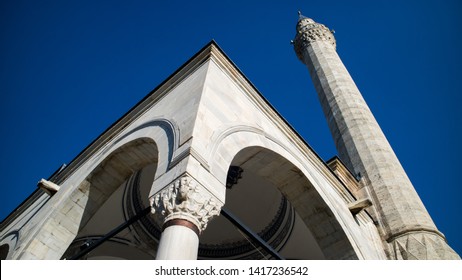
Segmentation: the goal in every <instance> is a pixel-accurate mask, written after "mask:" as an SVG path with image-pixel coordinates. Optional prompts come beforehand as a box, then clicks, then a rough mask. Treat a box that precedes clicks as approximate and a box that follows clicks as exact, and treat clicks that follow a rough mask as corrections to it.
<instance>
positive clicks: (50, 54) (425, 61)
mask: <svg viewBox="0 0 462 280" xmlns="http://www.w3.org/2000/svg"><path fill="white" fill-rule="evenodd" d="M298 10H301V11H302V12H303V14H304V15H306V16H308V17H311V18H313V19H314V20H316V21H317V22H320V23H323V24H325V25H326V26H328V27H329V28H331V29H334V30H335V32H336V33H335V37H336V39H337V52H338V53H339V55H340V57H341V58H342V60H343V62H344V64H345V65H346V67H347V69H348V70H349V72H350V74H351V75H352V77H353V79H354V80H355V82H356V84H357V85H358V87H359V89H360V90H361V92H362V94H363V96H364V98H365V99H366V101H367V102H368V104H369V106H370V108H371V110H372V112H373V113H374V115H375V117H376V119H377V121H378V122H379V124H380V125H381V127H382V129H383V131H384V133H385V135H386V136H387V138H388V140H389V142H390V143H391V145H392V147H393V148H394V150H395V152H396V154H397V156H398V158H399V159H400V161H401V163H402V165H403V167H404V168H405V170H406V171H407V173H408V176H409V177H410V179H411V181H412V182H413V184H414V186H415V188H416V190H417V192H418V193H419V195H420V197H421V198H422V200H423V202H424V204H425V205H426V207H427V209H428V211H429V212H430V214H431V216H432V217H433V219H434V221H435V223H436V225H437V226H438V228H439V229H440V230H441V231H442V232H443V233H444V234H445V235H446V237H447V239H448V240H449V243H450V245H451V246H452V247H453V248H454V249H455V250H456V251H457V252H458V253H459V254H461V253H462V238H460V231H461V229H462V219H461V218H460V217H459V215H460V214H461V213H462V206H461V205H462V203H460V199H461V198H462V190H461V189H462V186H461V183H460V180H459V174H460V167H461V164H460V158H462V152H461V149H460V144H459V136H460V132H461V124H462V122H461V121H462V117H461V114H460V111H461V109H460V108H459V106H458V105H459V104H461V103H462V96H461V95H462V94H461V93H462V90H461V80H462V75H461V74H462V70H461V69H460V66H461V65H462V52H461V50H462V39H461V38H462V35H461V34H462V20H461V17H460V14H461V12H462V4H460V2H459V1H456V0H454V1H450V0H426V1H396V0H390V1H300V0H298V1H282V0H281V1H268V0H267V1H260V0H258V1H239V0H233V1H148V0H139V1H86V0H80V1H21V0H14V1H13V0H4V1H1V2H0V36H1V44H0V84H1V85H2V87H1V101H0V114H1V115H0V119H1V125H0V129H1V145H0V154H1V157H0V175H1V178H2V186H1V188H2V196H1V203H0V205H1V206H0V219H3V218H5V217H6V216H7V215H8V214H9V213H10V212H11V211H12V210H13V209H14V208H15V207H16V206H17V205H19V203H21V202H22V201H23V200H24V199H25V198H26V197H27V196H28V195H29V194H30V193H32V192H33V191H34V189H35V188H36V183H37V181H38V180H40V179H41V178H46V177H48V176H49V175H50V174H51V173H53V171H55V170H56V169H57V168H58V167H59V166H60V165H61V164H63V163H68V162H70V161H71V160H72V159H73V158H74V157H75V156H76V155H77V154H78V153H79V152H80V151H81V150H82V149H84V148H85V147H86V146H87V145H88V144H89V143H90V142H91V141H92V140H94V139H95V138H96V137H97V136H99V135H100V134H101V133H102V132H103V131H104V130H105V129H106V128H107V127H108V126H110V125H111V124H112V123H113V122H114V121H116V120H117V119H118V118H119V117H120V116H122V115H123V114H124V113H125V112H127V111H128V110H129V109H130V108H131V107H132V106H133V105H135V104H136V103H137V102H138V101H139V100H140V99H142V98H143V97H144V96H145V95H146V94H148V92H149V91H150V90H151V89H153V88H154V87H156V86H157V85H158V84H159V83H161V82H162V81H163V80H164V79H165V78H167V77H168V76H169V75H170V74H171V73H172V72H174V71H175V70H176V69H177V68H178V67H179V66H180V65H181V64H183V63H184V62H185V61H186V60H187V59H189V58H190V57H191V56H192V55H193V54H195V53H196V52H197V51H198V50H199V49H201V48H202V47H203V46H204V45H205V44H206V43H208V42H209V41H210V40H211V39H215V40H216V41H217V42H218V44H219V45H220V46H221V48H222V49H223V50H224V51H225V52H226V53H227V54H228V56H229V57H230V58H231V59H232V60H233V61H234V62H235V63H236V64H237V66H238V67H239V68H240V69H241V70H242V71H243V72H244V74H245V75H246V76H247V77H248V78H249V79H250V80H251V81H252V82H253V83H254V85H255V86H256V87H257V88H258V89H259V90H260V92H261V93H262V94H263V95H264V96H265V97H266V98H267V99H268V100H269V101H270V102H271V104H272V105H273V106H274V107H275V108H276V109H277V110H278V111H279V112H280V113H281V114H282V116H284V117H285V118H286V120H287V121H288V122H289V123H291V124H292V126H293V127H294V128H295V129H296V130H297V131H298V132H299V133H300V134H301V136H302V137H303V138H304V139H305V140H306V141H307V142H308V143H309V144H310V145H311V146H312V147H313V148H314V149H315V150H316V151H317V153H318V154H319V155H320V156H321V157H322V158H323V159H325V160H328V159H329V158H331V157H332V156H334V155H335V154H336V151H335V147H334V145H333V141H332V139H331V136H330V133H329V130H328V127H327V124H326V121H325V119H324V115H323V113H322V111H321V107H320V105H319V102H318V100H317V95H316V93H315V91H314V87H313V85H312V83H311V80H310V78H309V74H308V70H307V69H306V68H305V67H304V65H303V64H302V63H300V62H299V61H298V60H297V57H296V55H295V53H294V51H293V49H292V46H291V45H290V43H289V42H290V40H291V39H293V37H294V35H295V24H296V21H297V11H298Z"/></svg>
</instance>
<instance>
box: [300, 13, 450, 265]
mask: <svg viewBox="0 0 462 280" xmlns="http://www.w3.org/2000/svg"><path fill="white" fill-rule="evenodd" d="M293 43H294V48H295V52H296V53H297V56H298V58H299V59H300V60H301V61H302V62H303V63H304V64H305V65H306V66H307V67H308V69H309V72H310V75H311V79H312V80H313V83H314V86H315V88H316V91H317V93H318V97H319V100H320V102H321V105H322V109H323V111H324V114H325V116H326V119H327V122H328V124H329V128H330V131H331V133H332V137H333V138H334V142H335V145H336V147H337V151H338V153H339V157H340V159H341V160H342V161H343V162H344V163H345V164H346V165H347V167H348V168H349V169H350V170H351V171H353V172H354V173H355V174H357V175H358V176H360V177H361V178H362V180H363V182H364V183H365V184H364V185H365V188H367V190H366V189H363V194H367V193H368V194H370V196H371V199H372V202H373V207H374V208H375V212H376V218H377V220H378V223H379V227H380V231H381V232H382V235H383V236H382V237H383V239H384V241H385V242H384V244H386V245H385V247H388V248H385V251H386V252H387V253H388V254H389V257H390V258H392V259H459V256H458V255H457V253H455V252H454V250H452V249H451V248H450V247H449V246H448V244H447V243H446V240H445V238H444V235H443V234H442V233H441V232H439V231H438V229H437V228H436V226H435V224H434V223H433V221H432V219H431V217H430V215H429V214H428V212H427V210H426V209H425V206H424V205H423V203H422V201H421V200H420V198H419V196H418V194H417V192H416V191H415V189H414V186H413V185H412V183H411V181H410V180H409V178H408V177H407V175H406V172H405V171H404V169H403V168H402V166H401V164H400V162H399V160H398V158H397V157H396V155H395V153H394V152H393V149H392V148H391V146H390V144H389V143H388V141H387V139H386V138H385V135H384V134H383V132H382V130H381V129H380V127H379V125H378V123H377V121H376V120H375V118H374V116H373V115H372V113H371V111H370V109H369V107H368V106H367V104H366V102H365V101H364V99H363V97H362V95H361V93H360V92H359V90H358V88H357V87H356V85H355V83H354V81H353V79H352V78H351V76H350V74H349V73H348V71H347V69H346V68H345V66H344V65H343V63H342V61H341V59H340V57H339V56H338V54H337V52H336V42H335V38H334V35H333V32H332V31H330V30H329V29H328V28H327V27H326V26H324V25H322V24H319V23H316V22H314V21H313V20H312V19H310V18H307V17H304V16H302V15H301V14H300V13H299V20H298V23H297V34H296V36H295V39H294V41H293Z"/></svg>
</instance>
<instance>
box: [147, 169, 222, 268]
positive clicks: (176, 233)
mask: <svg viewBox="0 0 462 280" xmlns="http://www.w3.org/2000/svg"><path fill="white" fill-rule="evenodd" d="M150 202H151V207H152V212H153V213H154V214H155V215H156V216H157V220H159V221H160V222H161V223H162V230H163V231H162V236H161V238H160V242H159V247H158V249H157V256H156V259H158V260H194V259H197V253H198V248H199V236H200V234H201V232H202V231H204V230H205V228H206V227H207V223H208V222H209V220H210V219H211V218H213V217H214V216H218V215H219V214H220V210H221V207H222V206H223V204H222V203H221V202H220V201H219V200H218V199H217V198H216V197H214V196H213V195H212V194H211V193H210V192H209V191H208V190H207V189H206V188H205V187H203V186H202V185H201V184H199V183H198V182H197V181H196V180H195V179H194V178H192V177H191V176H189V175H187V174H186V175H183V176H182V177H180V178H178V179H177V180H175V181H174V182H173V183H171V184H170V185H169V186H167V187H165V188H164V189H163V190H161V191H160V192H158V193H157V194H155V195H154V196H152V197H151V198H150Z"/></svg>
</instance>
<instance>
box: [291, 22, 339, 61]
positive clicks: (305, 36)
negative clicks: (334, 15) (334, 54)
mask: <svg viewBox="0 0 462 280" xmlns="http://www.w3.org/2000/svg"><path fill="white" fill-rule="evenodd" d="M316 41H326V42H328V43H330V44H332V46H334V49H335V47H336V43H335V37H334V34H333V31H331V30H329V28H327V27H326V26H324V25H323V24H320V23H316V22H314V21H313V20H312V19H310V18H307V17H304V16H300V19H299V20H298V23H297V35H296V36H295V39H294V40H293V44H294V49H295V52H296V53H297V57H298V58H299V59H300V60H301V61H302V62H303V51H304V50H305V49H306V48H307V47H308V46H309V45H310V44H311V43H312V42H316Z"/></svg>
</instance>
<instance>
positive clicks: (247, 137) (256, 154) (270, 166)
mask: <svg viewBox="0 0 462 280" xmlns="http://www.w3.org/2000/svg"><path fill="white" fill-rule="evenodd" d="M227 131H228V133H227V135H225V136H222V137H219V139H221V142H220V143H215V145H216V149H215V153H214V155H212V158H211V163H212V164H211V172H212V174H215V176H216V177H217V178H219V180H220V181H221V182H222V183H223V184H225V182H226V173H225V172H226V171H227V170H228V168H229V166H230V165H244V166H246V168H249V166H250V168H252V171H253V173H255V174H258V175H259V176H261V177H263V178H265V179H267V180H268V181H270V182H272V183H273V184H274V185H275V186H276V187H277V188H278V189H279V191H280V192H281V193H282V194H283V195H284V196H285V197H286V199H287V200H288V201H289V202H290V203H291V204H292V206H293V207H294V209H295V211H296V212H297V213H298V215H299V216H300V217H301V218H302V220H303V222H304V223H305V225H306V226H307V227H308V228H309V229H310V231H311V232H312V233H313V235H314V237H315V239H316V241H317V243H318V245H319V247H320V248H321V250H322V252H323V254H324V255H325V257H326V258H328V259H358V258H362V256H361V255H360V253H359V251H358V249H357V248H358V246H357V245H356V244H354V241H352V240H354V238H351V235H352V233H350V232H349V230H348V228H347V227H346V226H345V224H346V223H347V222H345V221H343V219H344V218H345V215H342V214H339V212H342V211H343V212H348V209H347V208H346V207H344V208H341V209H340V207H339V204H341V202H340V201H339V200H336V198H335V197H332V192H330V193H329V191H327V190H326V189H325V188H326V186H327V184H328V183H327V182H323V181H322V180H323V178H322V176H319V174H316V173H318V172H317V171H316V170H315V167H313V165H311V163H310V160H309V159H304V160H303V161H302V160H301V159H300V158H299V157H297V152H296V151H294V150H295V148H294V147H290V146H284V145H283V144H282V143H281V142H279V141H275V140H274V139H272V138H271V137H269V136H268V135H265V134H264V133H262V132H261V133H259V132H258V130H244V131H242V130H231V129H229V130H227ZM298 154H299V155H300V156H301V155H302V154H301V153H300V152H299V153H298ZM316 160H319V159H317V158H316ZM244 172H245V169H244ZM343 204H344V203H343ZM343 206H344V205H343ZM345 210H346V211H345ZM348 214H349V212H348ZM350 216H351V215H350ZM350 219H351V220H352V221H353V223H354V220H353V218H352V217H350ZM350 222H351V221H350Z"/></svg>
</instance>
